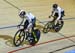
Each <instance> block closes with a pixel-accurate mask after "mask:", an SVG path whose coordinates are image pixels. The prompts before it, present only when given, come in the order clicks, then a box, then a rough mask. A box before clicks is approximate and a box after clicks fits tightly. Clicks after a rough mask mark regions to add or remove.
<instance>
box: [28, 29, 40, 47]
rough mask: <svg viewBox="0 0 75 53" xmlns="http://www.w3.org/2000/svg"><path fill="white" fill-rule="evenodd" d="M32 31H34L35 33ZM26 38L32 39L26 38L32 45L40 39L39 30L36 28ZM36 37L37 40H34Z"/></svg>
mask: <svg viewBox="0 0 75 53" xmlns="http://www.w3.org/2000/svg"><path fill="white" fill-rule="evenodd" d="M33 33H35V35H34V34H33ZM35 36H36V37H35ZM28 38H32V39H30V40H28V42H29V44H30V45H32V46H34V45H35V44H36V43H37V42H38V41H39V39H40V31H39V30H38V29H36V30H34V31H33V32H32V34H31V36H29V35H28ZM36 39H37V41H36Z"/></svg>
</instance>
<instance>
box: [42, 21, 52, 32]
mask: <svg viewBox="0 0 75 53" xmlns="http://www.w3.org/2000/svg"><path fill="white" fill-rule="evenodd" d="M51 25H52V23H51V22H48V23H47V24H46V25H45V26H44V28H43V32H44V33H48V32H49V31H50V28H52V27H50V26H51Z"/></svg>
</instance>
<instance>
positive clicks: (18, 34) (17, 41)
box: [13, 29, 25, 46]
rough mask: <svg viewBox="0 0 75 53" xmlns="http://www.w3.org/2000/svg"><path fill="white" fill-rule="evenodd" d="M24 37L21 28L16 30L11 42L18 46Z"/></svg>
mask: <svg viewBox="0 0 75 53" xmlns="http://www.w3.org/2000/svg"><path fill="white" fill-rule="evenodd" d="M24 38H25V33H24V30H23V29H20V30H18V31H17V32H16V34H15V36H14V39H13V44H14V45H15V46H20V45H21V44H22V42H23V41H24Z"/></svg>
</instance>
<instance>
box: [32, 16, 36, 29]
mask: <svg viewBox="0 0 75 53" xmlns="http://www.w3.org/2000/svg"><path fill="white" fill-rule="evenodd" d="M34 27H36V17H35V18H34V19H32V30H34Z"/></svg>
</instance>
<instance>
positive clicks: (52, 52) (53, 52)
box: [49, 45, 75, 53]
mask: <svg viewBox="0 0 75 53" xmlns="http://www.w3.org/2000/svg"><path fill="white" fill-rule="evenodd" d="M71 47H75V45H70V46H66V47H63V48H60V49H57V50H55V51H51V52H49V53H55V52H57V51H61V50H64V49H67V48H71Z"/></svg>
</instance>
